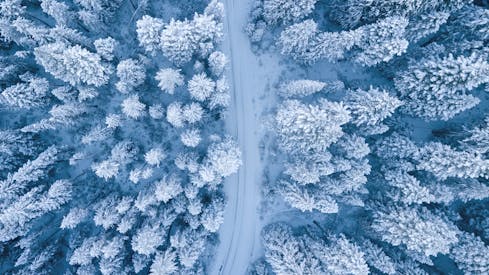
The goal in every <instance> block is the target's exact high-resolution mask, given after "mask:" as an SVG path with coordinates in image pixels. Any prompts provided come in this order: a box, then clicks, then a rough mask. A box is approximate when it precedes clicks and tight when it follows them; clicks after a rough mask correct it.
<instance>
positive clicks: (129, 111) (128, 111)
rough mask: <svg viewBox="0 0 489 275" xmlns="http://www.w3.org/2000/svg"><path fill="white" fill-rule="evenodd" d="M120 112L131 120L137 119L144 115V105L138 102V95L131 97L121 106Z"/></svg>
mask: <svg viewBox="0 0 489 275" xmlns="http://www.w3.org/2000/svg"><path fill="white" fill-rule="evenodd" d="M121 107H122V112H123V113H124V114H125V115H126V116H128V117H129V118H132V119H138V118H141V117H143V116H144V115H145V110H146V105H145V104H144V103H142V102H141V101H139V96H138V95H131V96H129V97H128V98H126V99H124V101H122V104H121Z"/></svg>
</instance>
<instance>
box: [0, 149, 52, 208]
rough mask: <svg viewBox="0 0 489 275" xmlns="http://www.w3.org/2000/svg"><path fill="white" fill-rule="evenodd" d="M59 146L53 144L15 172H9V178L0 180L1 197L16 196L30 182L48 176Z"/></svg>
mask: <svg viewBox="0 0 489 275" xmlns="http://www.w3.org/2000/svg"><path fill="white" fill-rule="evenodd" d="M58 154H59V150H58V148H56V147H55V146H51V147H49V148H47V149H46V150H44V151H43V152H42V153H40V154H39V155H38V156H37V158H36V159H34V160H32V161H31V160H29V161H27V162H26V163H25V164H24V165H22V167H20V168H19V169H18V170H17V171H16V172H15V173H12V174H9V175H8V177H7V179H5V180H3V181H0V190H1V192H0V198H4V199H8V198H12V197H15V195H18V194H20V192H22V191H24V190H25V188H27V184H28V183H30V182H36V181H38V180H39V179H41V178H45V177H46V176H47V171H46V170H47V169H48V167H50V166H51V165H52V164H54V163H55V162H56V160H57V156H58Z"/></svg>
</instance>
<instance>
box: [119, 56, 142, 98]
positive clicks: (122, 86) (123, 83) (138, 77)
mask: <svg viewBox="0 0 489 275" xmlns="http://www.w3.org/2000/svg"><path fill="white" fill-rule="evenodd" d="M117 77H118V78H119V81H118V82H117V83H116V84H115V86H116V88H117V90H119V91H120V92H121V93H124V94H125V93H129V92H131V91H133V90H134V88H136V87H138V86H139V85H141V84H143V83H144V79H145V78H146V70H145V69H144V66H142V65H141V64H139V63H138V61H136V60H134V59H126V60H122V61H121V62H119V64H118V65H117Z"/></svg>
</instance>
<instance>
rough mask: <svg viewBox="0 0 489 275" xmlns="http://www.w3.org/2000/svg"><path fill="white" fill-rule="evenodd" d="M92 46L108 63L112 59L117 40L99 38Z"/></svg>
mask: <svg viewBox="0 0 489 275" xmlns="http://www.w3.org/2000/svg"><path fill="white" fill-rule="evenodd" d="M93 45H94V46H95V49H96V50H97V53H98V54H99V55H100V56H101V57H102V58H104V59H106V60H108V61H112V60H113V59H114V52H115V49H116V47H117V45H118V43H117V40H115V39H114V38H112V37H107V38H99V39H97V40H95V41H94V42H93Z"/></svg>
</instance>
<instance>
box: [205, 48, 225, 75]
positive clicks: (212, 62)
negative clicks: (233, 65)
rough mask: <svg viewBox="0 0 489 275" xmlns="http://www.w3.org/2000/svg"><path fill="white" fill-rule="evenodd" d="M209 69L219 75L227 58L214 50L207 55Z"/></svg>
mask: <svg viewBox="0 0 489 275" xmlns="http://www.w3.org/2000/svg"><path fill="white" fill-rule="evenodd" d="M208 61H209V69H210V70H211V72H212V74H214V75H215V76H221V75H222V74H223V72H224V69H225V68H226V65H227V63H228V58H227V57H226V55H225V54H224V53H223V52H220V51H215V52H213V53H211V54H210V55H209V58H208Z"/></svg>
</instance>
